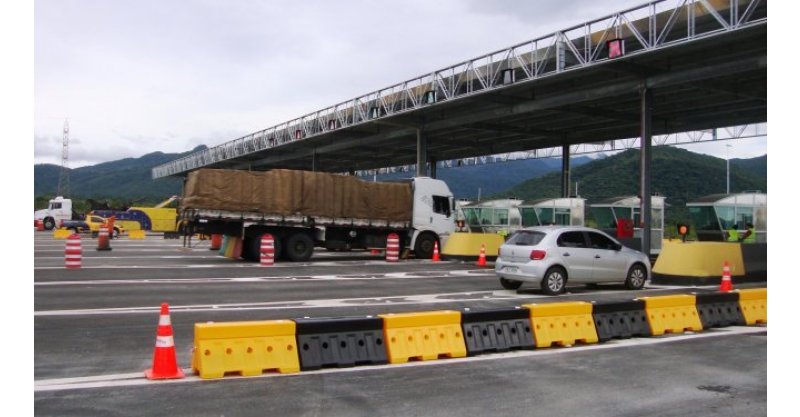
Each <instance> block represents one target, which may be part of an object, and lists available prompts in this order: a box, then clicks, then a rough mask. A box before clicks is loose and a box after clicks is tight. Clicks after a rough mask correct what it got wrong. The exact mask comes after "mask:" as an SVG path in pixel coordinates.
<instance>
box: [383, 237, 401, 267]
mask: <svg viewBox="0 0 800 417" xmlns="http://www.w3.org/2000/svg"><path fill="white" fill-rule="evenodd" d="M399 260H400V236H398V235H397V233H389V236H387V237H386V262H397V261H399Z"/></svg>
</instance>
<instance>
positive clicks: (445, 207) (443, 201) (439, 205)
mask: <svg viewBox="0 0 800 417" xmlns="http://www.w3.org/2000/svg"><path fill="white" fill-rule="evenodd" d="M433 212H434V213H439V214H444V215H445V216H447V217H450V214H452V212H451V211H450V198H448V197H442V196H438V195H435V196H433Z"/></svg>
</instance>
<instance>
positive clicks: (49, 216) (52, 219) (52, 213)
mask: <svg viewBox="0 0 800 417" xmlns="http://www.w3.org/2000/svg"><path fill="white" fill-rule="evenodd" d="M80 218H81V216H80V215H79V214H78V213H77V212H76V211H75V210H73V208H72V200H70V199H69V198H64V197H62V196H58V197H56V198H54V199H52V200H50V201H49V202H48V203H47V208H46V209H41V210H34V212H33V220H34V221H40V222H42V225H43V226H44V228H45V230H53V229H54V228H56V227H58V225H60V224H61V222H63V221H66V220H80Z"/></svg>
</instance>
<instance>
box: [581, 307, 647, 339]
mask: <svg viewBox="0 0 800 417" xmlns="http://www.w3.org/2000/svg"><path fill="white" fill-rule="evenodd" d="M592 318H594V324H595V326H594V327H595V329H596V330H597V338H598V340H599V341H600V342H605V341H607V340H611V339H627V338H631V337H634V336H638V337H647V336H650V335H652V334H653V332H652V331H651V330H650V323H648V322H647V313H646V312H645V309H644V301H642V300H630V301H606V302H599V303H592Z"/></svg>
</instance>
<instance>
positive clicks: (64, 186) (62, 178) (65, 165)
mask: <svg viewBox="0 0 800 417" xmlns="http://www.w3.org/2000/svg"><path fill="white" fill-rule="evenodd" d="M56 195H57V196H62V197H67V196H69V121H67V120H66V119H64V137H63V140H62V142H61V172H60V173H59V175H58V190H57V191H56Z"/></svg>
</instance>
